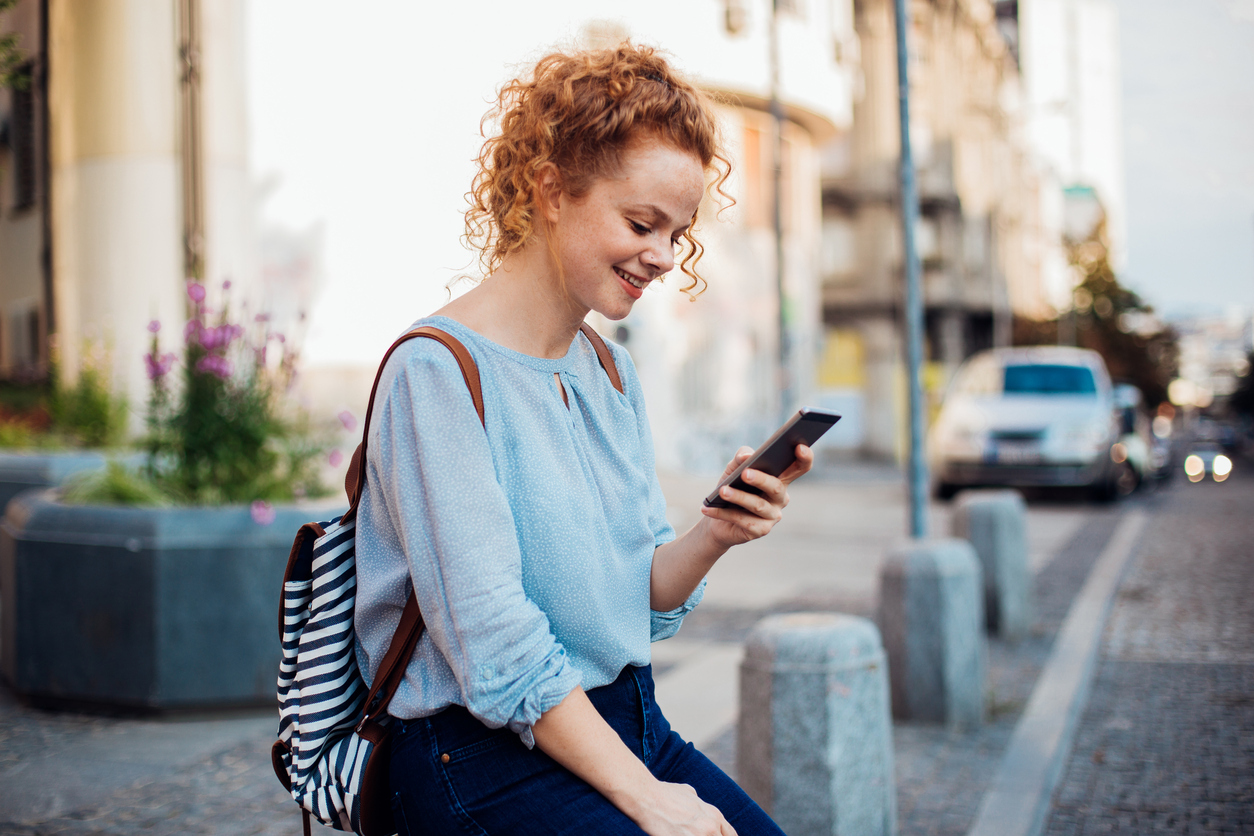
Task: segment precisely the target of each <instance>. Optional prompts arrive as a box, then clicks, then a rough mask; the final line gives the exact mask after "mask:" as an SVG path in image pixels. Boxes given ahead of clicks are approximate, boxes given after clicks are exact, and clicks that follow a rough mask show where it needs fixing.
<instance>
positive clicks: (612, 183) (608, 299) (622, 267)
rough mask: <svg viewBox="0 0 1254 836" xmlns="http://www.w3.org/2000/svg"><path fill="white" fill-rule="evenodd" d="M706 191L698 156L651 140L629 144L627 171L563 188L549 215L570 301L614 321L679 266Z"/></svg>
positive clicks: (624, 165) (624, 167) (623, 168)
mask: <svg viewBox="0 0 1254 836" xmlns="http://www.w3.org/2000/svg"><path fill="white" fill-rule="evenodd" d="M704 189H705V175H704V171H703V170H702V167H701V161H700V160H699V159H697V157H696V156H694V155H693V154H690V153H688V152H686V151H680V150H678V149H676V148H675V147H674V146H672V145H669V144H666V143H664V142H661V141H660V140H656V139H652V138H650V139H645V140H641V141H638V142H635V143H633V144H632V145H630V146H628V147H627V149H626V150H625V151H624V153H623V155H622V166H621V168H620V170H619V171H618V172H617V173H616V174H613V175H610V176H608V177H604V178H601V179H599V180H597V181H595V182H594V183H593V185H592V187H591V188H590V189H589V190H588V192H587V194H585V195H584V196H583V197H581V198H578V199H575V198H572V197H571V196H570V195H568V194H566V193H560V194H558V195H557V197H556V206H554V207H552V209H551V212H550V218H551V220H552V221H553V222H554V226H555V227H556V232H557V251H558V256H559V258H560V259H561V262H562V269H563V272H564V278H565V290H566V294H567V295H568V297H569V299H570V301H571V302H573V303H575V304H576V305H577V306H578V307H579V308H582V309H586V310H593V311H596V312H597V313H599V314H602V315H603V316H605V317H606V318H607V319H611V320H617V319H622V318H623V317H625V316H627V314H629V313H631V306H632V305H633V304H634V303H635V301H636V300H637V299H639V298H640V296H641V294H642V293H644V289H645V287H647V286H648V285H649V283H650V282H652V281H654V280H656V279H659V278H661V277H662V276H663V275H665V274H666V273H667V272H669V271H670V270H671V268H672V267H674V266H675V251H676V249H677V242H678V241H679V239H680V236H682V235H683V232H684V230H685V229H687V228H688V224H689V222H691V220H692V217H693V215H695V214H696V211H697V206H698V205H699V204H700V202H701V195H702V193H703V191H704Z"/></svg>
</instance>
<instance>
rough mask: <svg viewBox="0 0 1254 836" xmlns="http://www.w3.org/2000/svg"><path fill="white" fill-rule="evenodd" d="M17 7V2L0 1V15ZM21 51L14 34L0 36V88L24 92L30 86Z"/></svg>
mask: <svg viewBox="0 0 1254 836" xmlns="http://www.w3.org/2000/svg"><path fill="white" fill-rule="evenodd" d="M16 5H17V0H0V15H2V14H4V13H5V12H7V11H8V10H9V9H12V8H13V7H14V6H16ZM22 61H23V55H22V50H21V49H20V48H19V47H18V36H17V33H16V32H6V33H4V34H3V35H0V87H11V88H13V89H14V90H25V89H27V88H28V87H29V86H30V73H29V72H28V71H26V69H25V68H24V67H22Z"/></svg>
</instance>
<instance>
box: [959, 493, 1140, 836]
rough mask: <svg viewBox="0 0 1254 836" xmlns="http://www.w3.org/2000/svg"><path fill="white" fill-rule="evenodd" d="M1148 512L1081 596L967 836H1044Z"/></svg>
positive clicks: (1116, 541) (1125, 527) (1101, 563)
mask: <svg viewBox="0 0 1254 836" xmlns="http://www.w3.org/2000/svg"><path fill="white" fill-rule="evenodd" d="M1145 523H1146V515H1145V513H1144V512H1142V511H1140V510H1133V511H1131V512H1129V513H1128V514H1127V515H1126V516H1124V517H1123V519H1122V520H1120V522H1119V527H1118V528H1116V529H1115V533H1114V535H1112V536H1111V538H1110V541H1109V543H1107V545H1106V548H1105V550H1103V551H1102V554H1101V556H1100V557H1099V558H1098V560H1097V563H1096V564H1095V565H1094V566H1093V570H1092V571H1091V572H1090V573H1089V577H1088V579H1087V580H1086V581H1085V582H1084V587H1083V588H1082V589H1081V590H1080V593H1079V595H1077V596H1076V599H1075V601H1074V603H1072V605H1071V609H1070V610H1069V611H1068V612H1067V618H1066V620H1064V621H1063V623H1062V627H1061V628H1060V629H1059V631H1058V637H1057V638H1056V639H1055V640H1054V647H1053V650H1052V651H1051V652H1050V655H1049V660H1048V661H1047V662H1046V663H1045V667H1044V669H1043V670H1042V671H1041V674H1040V676H1039V677H1038V679H1037V681H1036V686H1035V687H1034V688H1033V689H1032V696H1031V698H1030V699H1029V700H1028V704H1027V707H1026V708H1025V709H1024V711H1023V716H1022V717H1020V718H1019V722H1018V724H1017V725H1016V726H1015V730H1014V734H1013V735H1012V736H1011V738H1010V743H1009V745H1008V746H1007V747H1006V752H1005V754H1004V755H1003V756H1002V760H1001V765H1000V766H999V767H998V770H997V775H996V777H995V778H994V779H993V783H992V785H991V786H990V787H989V788H988V790H987V791H986V792H985V793H984V798H983V800H982V801H981V802H980V807H979V811H978V812H977V814H976V817H975V823H974V824H973V825H972V826H971V829H970V830H968V831H967V836H1040V834H1041V833H1042V832H1043V831H1044V829H1045V823H1046V820H1047V818H1048V816H1049V808H1050V801H1051V799H1052V798H1053V794H1054V789H1055V787H1056V786H1057V785H1058V780H1059V778H1061V776H1062V771H1063V766H1064V765H1065V764H1066V760H1067V757H1068V755H1069V754H1070V752H1071V743H1072V740H1073V738H1074V735H1075V729H1076V725H1077V723H1078V722H1079V718H1080V715H1081V713H1082V712H1083V711H1084V706H1085V704H1086V703H1087V701H1088V692H1089V685H1090V683H1091V682H1092V679H1093V670H1094V668H1095V666H1096V665H1095V663H1096V660H1097V655H1098V649H1099V648H1100V646H1101V640H1102V634H1103V628H1104V627H1105V624H1106V617H1107V615H1108V614H1109V613H1110V606H1111V601H1112V600H1113V599H1114V596H1115V592H1116V591H1117V590H1118V588H1119V581H1120V579H1121V578H1122V577H1123V570H1124V567H1125V566H1126V565H1127V563H1128V559H1129V558H1130V557H1131V555H1132V552H1133V550H1134V548H1135V546H1136V544H1137V542H1138V541H1139V540H1140V537H1141V533H1142V531H1143V530H1144V528H1145Z"/></svg>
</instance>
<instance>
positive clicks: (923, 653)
mask: <svg viewBox="0 0 1254 836" xmlns="http://www.w3.org/2000/svg"><path fill="white" fill-rule="evenodd" d="M983 624H984V596H983V584H982V581H981V579H980V563H979V560H978V559H977V558H976V556H975V550H974V549H972V548H971V544H970V543H968V542H967V541H966V540H957V539H934V540H911V541H908V542H906V543H903V544H901V545H899V546H897V547H896V548H894V549H893V550H892V551H890V552H889V554H888V557H887V559H886V560H885V562H884V565H883V566H882V567H881V569H880V605H879V625H880V630H881V631H883V634H884V649H885V651H886V652H887V654H888V671H889V680H890V682H891V684H892V703H893V716H894V717H899V718H901V719H903V720H922V721H925V722H934V723H947V724H949V725H951V726H954V727H958V728H970V727H974V726H978V725H979V724H980V723H982V722H983V720H984V666H985V645H984V632H983V630H982V627H983Z"/></svg>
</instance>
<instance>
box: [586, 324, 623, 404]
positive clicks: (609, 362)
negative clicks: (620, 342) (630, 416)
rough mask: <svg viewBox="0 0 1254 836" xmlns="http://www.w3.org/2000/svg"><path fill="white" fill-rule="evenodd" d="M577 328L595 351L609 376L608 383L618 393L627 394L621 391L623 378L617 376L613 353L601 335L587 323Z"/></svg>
mask: <svg viewBox="0 0 1254 836" xmlns="http://www.w3.org/2000/svg"><path fill="white" fill-rule="evenodd" d="M579 330H580V331H583V335H584V336H585V337H587V338H588V342H590V343H592V348H593V350H594V351H596V353H597V359H598V360H600V361H601V368H603V369H605V373H606V374H607V375H609V377H610V383H612V384H613V385H614V388H615V389H617V390H618V391H619V394H623V395H625V394H627V393H626V392H624V391H623V379H622V378H621V377H619V376H618V366H616V365H614V355H613V354H610V347H609V346H608V345H606V344H605V340H603V339H601V335H600V334H598V333H597V332H596V329H595V328H593V327H592V326H591V325H589V324H588V323H586V322H584V323H582V324H580V326H579Z"/></svg>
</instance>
